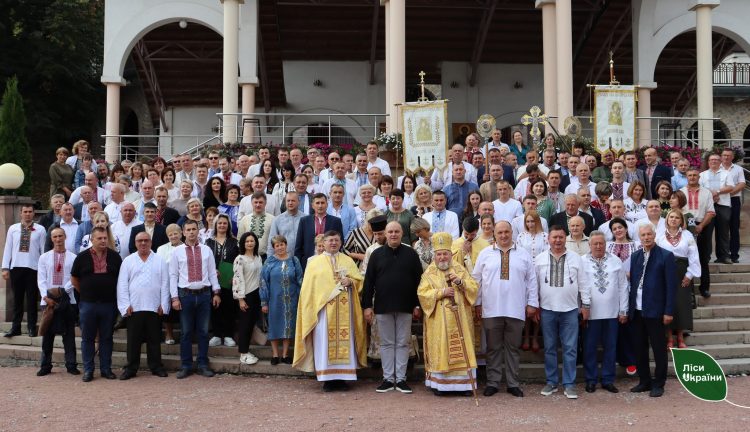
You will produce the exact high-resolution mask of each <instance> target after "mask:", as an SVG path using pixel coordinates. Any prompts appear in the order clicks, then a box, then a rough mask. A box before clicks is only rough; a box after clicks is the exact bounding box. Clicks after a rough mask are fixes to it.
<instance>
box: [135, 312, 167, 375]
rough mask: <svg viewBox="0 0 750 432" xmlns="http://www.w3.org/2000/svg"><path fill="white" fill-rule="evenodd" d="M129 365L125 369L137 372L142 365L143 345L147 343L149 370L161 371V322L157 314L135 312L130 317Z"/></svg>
mask: <svg viewBox="0 0 750 432" xmlns="http://www.w3.org/2000/svg"><path fill="white" fill-rule="evenodd" d="M127 322H128V348H127V358H128V364H127V365H126V366H125V369H127V370H129V371H131V372H137V371H138V368H139V367H140V365H141V344H142V343H143V342H146V358H147V359H148V368H149V369H151V371H152V372H155V371H158V370H161V369H163V368H164V366H163V365H162V363H161V345H160V344H161V320H160V319H159V315H158V314H157V313H156V312H150V311H140V312H133V313H132V314H131V315H130V316H129V317H128V321H127Z"/></svg>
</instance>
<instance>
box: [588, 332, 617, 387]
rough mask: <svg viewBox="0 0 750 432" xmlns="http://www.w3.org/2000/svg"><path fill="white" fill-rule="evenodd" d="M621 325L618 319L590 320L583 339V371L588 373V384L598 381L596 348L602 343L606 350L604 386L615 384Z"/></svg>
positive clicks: (603, 373)
mask: <svg viewBox="0 0 750 432" xmlns="http://www.w3.org/2000/svg"><path fill="white" fill-rule="evenodd" d="M619 326H620V324H619V322H618V321H617V318H612V319H597V320H590V321H589V322H588V326H587V327H586V336H585V337H584V339H583V343H584V345H583V369H584V371H585V372H586V383H587V384H596V382H597V381H598V379H597V378H598V376H599V373H598V370H597V365H596V364H597V359H596V357H597V355H596V354H597V353H596V348H597V347H598V346H599V344H600V343H601V345H602V347H603V348H604V352H603V356H602V384H613V383H614V382H615V358H616V356H617V331H618V328H619Z"/></svg>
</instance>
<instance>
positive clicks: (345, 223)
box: [328, 202, 359, 242]
mask: <svg viewBox="0 0 750 432" xmlns="http://www.w3.org/2000/svg"><path fill="white" fill-rule="evenodd" d="M328 215H329V216H334V217H338V216H336V215H334V214H333V205H332V204H331V203H330V202H329V203H328ZM341 227H342V232H343V233H344V238H343V239H342V240H341V241H343V242H346V239H348V238H349V234H351V233H352V231H354V229H355V228H359V221H358V220H357V214H356V213H354V207H351V206H347V205H342V206H341Z"/></svg>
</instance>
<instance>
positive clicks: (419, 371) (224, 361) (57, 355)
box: [0, 344, 750, 382]
mask: <svg viewBox="0 0 750 432" xmlns="http://www.w3.org/2000/svg"><path fill="white" fill-rule="evenodd" d="M731 349H732V348H728V347H727V348H724V353H725V354H726V355H735V354H738V352H734V353H732V352H731ZM40 355H41V353H40V350H39V348H38V347H31V346H20V345H7V344H0V364H2V365H6V366H13V365H27V366H37V365H38V362H39V357H40ZM77 359H78V361H79V365H80V359H81V356H80V352H78V357H77ZM52 362H53V364H54V365H55V366H57V367H58V369H57V370H56V371H57V372H61V366H62V364H64V354H63V350H62V349H60V348H55V349H54V350H53V354H52ZM162 362H163V363H164V367H165V368H166V369H167V370H168V371H170V372H175V371H177V370H178V369H179V367H180V360H179V356H175V355H162ZM717 362H718V363H719V364H720V365H721V367H722V369H723V370H724V373H725V374H728V375H735V374H741V373H747V372H748V371H750V357H726V358H719V359H717ZM125 363H126V361H125V353H123V352H114V353H113V354H112V366H113V370H114V371H115V372H116V373H119V371H120V370H121V368H122V367H123V366H124V365H125ZM209 366H210V367H211V368H212V369H213V370H214V371H215V372H217V373H230V374H254V375H266V376H271V375H279V376H290V377H310V378H312V377H313V374H311V373H305V372H300V371H298V370H296V369H294V368H292V367H291V366H290V365H286V364H279V365H276V366H272V365H271V364H270V362H269V361H267V360H261V361H259V362H258V363H257V364H255V365H252V366H248V365H242V364H240V363H239V361H238V359H236V358H225V357H212V356H209ZM146 367H147V366H146V355H145V354H142V355H141V369H144V368H146ZM652 367H653V365H652ZM577 369H578V370H577V380H578V381H579V382H581V381H582V380H583V370H582V367H581V366H580V365H579V366H578V368H577ZM141 373H142V374H143V373H148V372H141ZM668 373H669V374H670V376H674V369H673V367H672V363H671V362H670V363H669V369H668ZM357 374H358V376H359V377H360V378H363V379H373V380H377V379H380V377H382V371H381V370H380V369H378V368H365V369H360V370H359V371H358V373H357ZM97 375H98V374H97ZM97 375H95V377H97ZM478 375H479V376H480V377H482V376H483V375H484V371H483V368H480V372H479V374H478ZM617 375H618V377H620V378H624V377H626V374H625V372H624V369H623V368H620V367H618V368H617ZM408 378H409V380H411V381H417V382H419V381H422V380H423V379H424V366H423V365H422V364H421V363H420V364H417V365H413V366H411V367H410V369H409V373H408ZM520 378H521V379H522V380H523V381H525V382H543V381H544V378H545V375H544V364H542V363H523V362H522V363H521V365H520ZM198 379H200V378H198Z"/></svg>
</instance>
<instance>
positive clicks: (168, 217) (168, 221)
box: [161, 207, 180, 227]
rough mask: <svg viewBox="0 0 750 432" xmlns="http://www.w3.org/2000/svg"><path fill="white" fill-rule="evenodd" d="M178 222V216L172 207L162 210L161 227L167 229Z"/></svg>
mask: <svg viewBox="0 0 750 432" xmlns="http://www.w3.org/2000/svg"><path fill="white" fill-rule="evenodd" d="M178 220H180V214H179V213H177V210H175V209H173V208H172V207H165V208H164V214H163V215H162V216H161V224H162V225H164V226H165V227H168V226H170V225H172V224H173V223H177V221H178Z"/></svg>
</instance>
